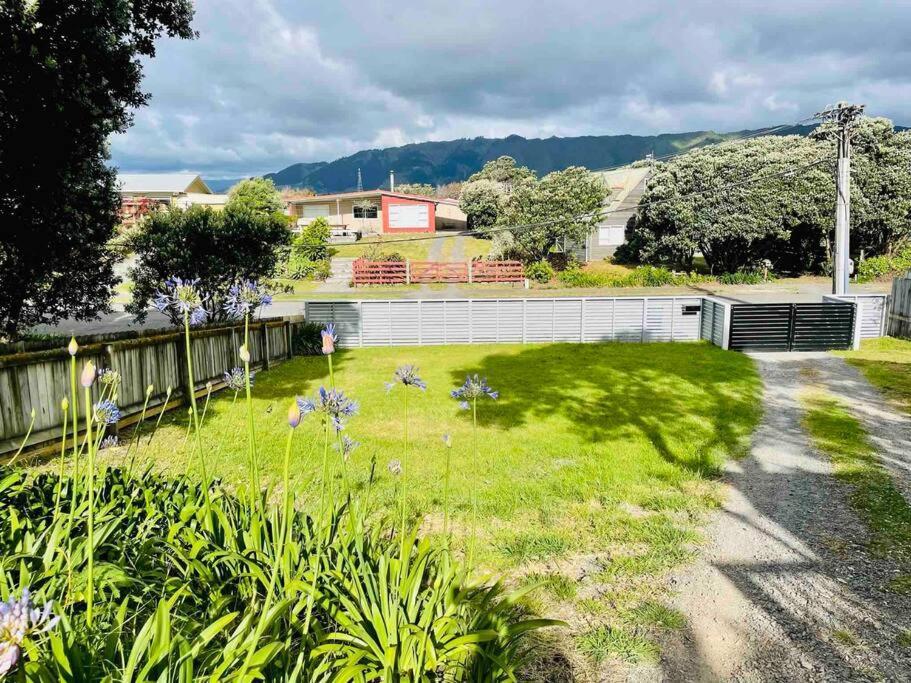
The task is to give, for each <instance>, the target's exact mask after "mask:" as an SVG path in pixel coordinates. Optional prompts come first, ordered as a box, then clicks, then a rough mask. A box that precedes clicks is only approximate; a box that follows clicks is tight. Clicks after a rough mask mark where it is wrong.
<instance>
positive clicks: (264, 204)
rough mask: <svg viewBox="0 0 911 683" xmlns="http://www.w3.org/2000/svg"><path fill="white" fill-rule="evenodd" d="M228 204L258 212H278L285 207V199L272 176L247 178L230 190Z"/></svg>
mask: <svg viewBox="0 0 911 683" xmlns="http://www.w3.org/2000/svg"><path fill="white" fill-rule="evenodd" d="M227 205H228V206H229V207H234V208H236V209H249V210H251V211H254V212H256V213H276V212H278V211H281V210H282V209H284V208H285V200H284V199H283V198H282V195H281V192H279V191H278V189H277V188H276V187H275V183H274V182H272V179H271V178H247V179H246V180H241V181H240V182H239V183H237V184H236V185H234V186H233V187H232V188H231V189H230V190H228V204H227Z"/></svg>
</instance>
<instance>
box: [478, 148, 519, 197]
mask: <svg viewBox="0 0 911 683" xmlns="http://www.w3.org/2000/svg"><path fill="white" fill-rule="evenodd" d="M534 178H535V172H534V171H532V170H531V169H530V168H528V167H526V166H517V165H516V160H515V159H513V158H512V157H508V156H502V157H499V158H497V159H494V160H493V161H488V162H487V163H486V164H484V168H482V169H481V170H480V171H478V172H477V173H475V174H474V175H472V176H471V177H469V178H468V181H467V182H469V183H473V182H475V181H476V180H492V181H493V182H495V183H499V184H500V185H501V186H502V188H503V191H504V192H506V193H507V194H509V193H510V192H512V188H513V186H514V185H516V184H517V183H520V182H522V181H523V180H533V179H534Z"/></svg>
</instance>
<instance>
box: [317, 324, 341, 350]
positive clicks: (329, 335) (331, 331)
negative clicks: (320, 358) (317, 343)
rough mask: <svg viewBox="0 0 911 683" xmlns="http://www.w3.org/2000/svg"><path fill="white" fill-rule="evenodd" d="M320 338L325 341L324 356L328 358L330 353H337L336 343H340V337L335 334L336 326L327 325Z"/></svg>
mask: <svg viewBox="0 0 911 683" xmlns="http://www.w3.org/2000/svg"><path fill="white" fill-rule="evenodd" d="M320 337H321V338H322V340H323V355H325V356H328V355H329V354H330V353H335V342H337V341H338V335H337V334H336V333H335V324H334V323H327V324H326V326H325V327H324V328H323V330H322V332H320Z"/></svg>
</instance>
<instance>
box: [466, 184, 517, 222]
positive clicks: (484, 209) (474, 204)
mask: <svg viewBox="0 0 911 683" xmlns="http://www.w3.org/2000/svg"><path fill="white" fill-rule="evenodd" d="M505 203H506V193H505V192H504V191H503V188H502V187H501V186H500V185H499V184H497V183H495V182H493V181H492V180H475V181H474V182H471V183H465V185H464V186H463V187H462V193H461V195H459V208H460V209H462V211H464V212H465V216H466V217H467V219H468V229H469V230H475V231H477V232H484V231H485V230H487V229H488V228H492V227H493V226H494V225H495V224H496V223H497V221H498V220H499V218H500V214H502V213H503V206H504V205H505Z"/></svg>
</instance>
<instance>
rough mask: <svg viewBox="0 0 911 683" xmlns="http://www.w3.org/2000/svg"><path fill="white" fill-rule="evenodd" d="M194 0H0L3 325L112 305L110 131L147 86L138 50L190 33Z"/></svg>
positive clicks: (10, 332) (18, 329)
mask: <svg viewBox="0 0 911 683" xmlns="http://www.w3.org/2000/svg"><path fill="white" fill-rule="evenodd" d="M192 17H193V5H192V2H191V0H3V1H2V2H0V335H2V336H3V337H5V338H7V339H12V338H16V337H17V336H19V335H20V334H21V333H22V332H23V331H25V330H28V329H29V328H30V327H31V326H33V325H35V324H37V323H54V322H57V321H59V320H60V319H61V318H64V317H72V318H79V319H85V318H91V317H94V316H96V315H97V314H98V313H99V312H103V311H106V310H108V308H109V302H110V299H111V293H112V288H113V286H114V285H115V284H116V282H117V281H116V278H115V277H114V271H113V266H114V263H115V261H116V255H115V254H114V253H112V252H111V251H109V250H108V248H107V246H106V245H107V242H108V240H109V239H110V238H111V237H112V236H113V234H114V229H115V227H116V225H117V223H118V220H119V218H118V209H119V205H120V200H119V196H118V192H117V187H116V176H115V173H114V171H113V170H112V169H111V168H109V167H108V166H107V165H106V163H105V162H106V161H107V158H108V154H107V141H108V138H109V136H110V135H111V134H113V133H120V132H123V131H124V130H126V129H127V127H128V126H129V125H130V123H131V110H133V109H135V108H137V107H141V106H143V105H144V104H145V103H146V101H147V100H148V95H147V94H145V93H143V92H142V91H141V89H140V81H141V78H142V67H141V64H140V58H141V57H152V56H154V54H155V47H154V41H155V39H156V38H158V37H159V36H161V35H163V34H167V35H169V36H179V37H181V38H191V37H192V36H193V35H194V34H193V31H192V29H191V27H190V22H191V20H192Z"/></svg>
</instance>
